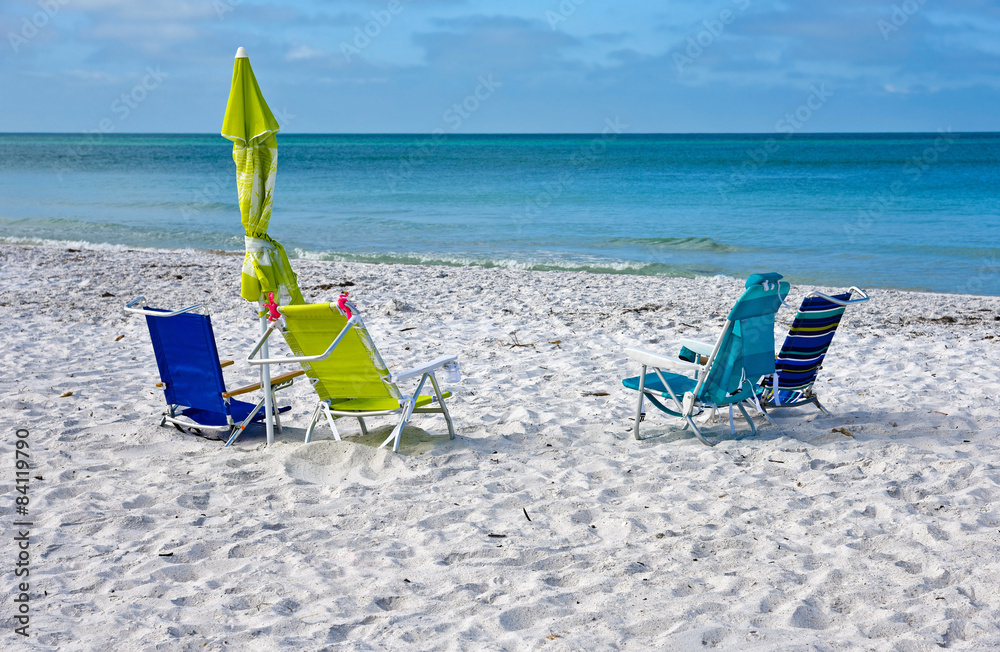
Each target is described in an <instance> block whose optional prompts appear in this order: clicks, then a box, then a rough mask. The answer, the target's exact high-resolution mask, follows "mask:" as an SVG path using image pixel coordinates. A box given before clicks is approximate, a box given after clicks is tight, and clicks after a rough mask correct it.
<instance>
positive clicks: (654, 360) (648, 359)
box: [625, 348, 711, 371]
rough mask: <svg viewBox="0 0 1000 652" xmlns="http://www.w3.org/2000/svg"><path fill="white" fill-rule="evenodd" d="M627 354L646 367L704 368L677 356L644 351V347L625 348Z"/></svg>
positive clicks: (686, 369)
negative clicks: (669, 356) (671, 356)
mask: <svg viewBox="0 0 1000 652" xmlns="http://www.w3.org/2000/svg"><path fill="white" fill-rule="evenodd" d="M710 353H711V352H710ZM625 355H627V356H628V357H630V358H632V359H633V360H635V361H636V362H638V363H639V364H641V365H643V366H646V367H655V368H657V369H665V368H673V369H680V370H682V371H697V370H699V369H702V365H700V364H694V363H693V362H685V361H684V360H678V359H676V358H668V357H666V356H662V355H660V354H659V353H652V352H651V351H643V350H642V349H632V348H628V349H625Z"/></svg>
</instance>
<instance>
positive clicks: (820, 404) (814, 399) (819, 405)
mask: <svg viewBox="0 0 1000 652" xmlns="http://www.w3.org/2000/svg"><path fill="white" fill-rule="evenodd" d="M812 402H813V403H814V404H815V405H816V407H818V408H819V409H820V411H821V412H822V413H823V414H825V415H826V416H828V417H832V416H833V413H832V412H830V411H829V410H827V409H826V408H825V407H823V404H822V403H820V402H819V397H818V396H813V397H812Z"/></svg>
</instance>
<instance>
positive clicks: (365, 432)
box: [358, 417, 368, 435]
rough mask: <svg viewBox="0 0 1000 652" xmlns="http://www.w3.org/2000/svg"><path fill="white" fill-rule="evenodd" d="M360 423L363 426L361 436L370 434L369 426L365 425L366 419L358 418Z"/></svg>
mask: <svg viewBox="0 0 1000 652" xmlns="http://www.w3.org/2000/svg"><path fill="white" fill-rule="evenodd" d="M358 423H360V424H361V434H362V435H367V434H368V426H366V425H365V418H364V417H358Z"/></svg>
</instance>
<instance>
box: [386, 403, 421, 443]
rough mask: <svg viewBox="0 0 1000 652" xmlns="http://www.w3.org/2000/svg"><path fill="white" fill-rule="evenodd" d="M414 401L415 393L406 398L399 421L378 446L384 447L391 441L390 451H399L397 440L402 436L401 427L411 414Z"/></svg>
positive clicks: (404, 425) (403, 426)
mask: <svg viewBox="0 0 1000 652" xmlns="http://www.w3.org/2000/svg"><path fill="white" fill-rule="evenodd" d="M416 403H417V395H416V394H415V395H413V396H411V397H410V398H409V399H407V401H406V405H404V406H403V413H402V414H400V415H399V423H397V424H396V427H395V428H393V429H392V432H391V433H390V434H389V436H388V437H386V438H385V441H384V442H382V445H381V446H379V448H385V447H386V445H387V444H388V443H389V442H390V441H391V442H392V452H393V453H398V452H399V440H400V439H402V437H403V428H405V427H406V422H407V421H409V420H410V415H411V414H413V406H414V405H416Z"/></svg>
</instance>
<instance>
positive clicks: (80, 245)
mask: <svg viewBox="0 0 1000 652" xmlns="http://www.w3.org/2000/svg"><path fill="white" fill-rule="evenodd" d="M7 240H10V238H7V239H5V238H0V247H43V248H52V249H67V250H75V249H79V250H80V251H95V252H96V251H118V252H123V253H131V252H136V253H161V254H176V253H195V254H206V255H214V256H225V257H234V256H243V255H244V252H243V251H242V250H235V249H234V250H231V251H230V250H224V249H201V248H195V247H187V248H167V247H162V248H160V247H136V246H131V245H124V244H114V243H94V242H88V241H69V240H67V241H61V240H51V239H38V241H37V242H9V241H7ZM309 253H310V254H311V255H309V256H302V257H300V256H299V255H298V254H297V253H296V251H294V250H293V251H289V252H288V257H289V260H290V261H296V264H301V263H304V262H307V261H309V262H318V263H336V264H346V265H373V266H380V265H385V266H393V265H399V266H405V267H418V268H428V269H441V268H443V269H481V270H486V271H493V270H510V271H519V272H531V273H542V274H549V273H555V274H589V275H593V276H624V277H630V278H640V279H641V278H650V279H652V278H661V279H675V278H676V279H705V278H727V279H732V280H734V281H739V282H742V280H743V279H741V278H738V277H736V276H729V275H725V274H707V273H706V274H702V273H698V272H693V271H692V272H689V274H687V275H684V274H677V275H674V274H641V273H633V272H628V271H620V272H615V271H594V270H590V269H530V268H522V267H519V266H516V265H511V266H505V265H494V264H476V263H469V264H462V263H451V262H447V261H441V262H419V263H417V262H371V261H364V260H357V261H355V260H343V259H341V256H342V255H341V254H338V253H320V252H315V253H314V252H309ZM392 255H395V256H399V257H400V258H418V257H419V256H420V255H421V254H392ZM325 256H332V257H331V258H327V257H325ZM427 256H429V257H431V258H432V259H433V256H430V255H429V254H427ZM438 260H440V259H438ZM631 262H633V263H635V264H644V263H640V261H631ZM652 264H653V263H650V265H652ZM769 271H779V273H780V270H769ZM785 280H788V279H787V278H786V279H785ZM790 282H791V283H792V286H793V288H794V287H796V286H798V287H804V288H821V287H827V288H829V287H833V286H828V285H823V284H818V283H798V282H795V281H790ZM853 284H854V285H857V286H858V287H860V288H862V289H864V290H868V289H871V290H880V291H887V292H905V293H913V294H929V295H941V296H968V297H982V298H991V297H993V298H1000V295H993V294H977V293H973V292H940V291H935V290H925V289H919V288H917V289H914V288H901V287H882V286H870V285H864V284H863V283H857V282H855V283H853Z"/></svg>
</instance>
